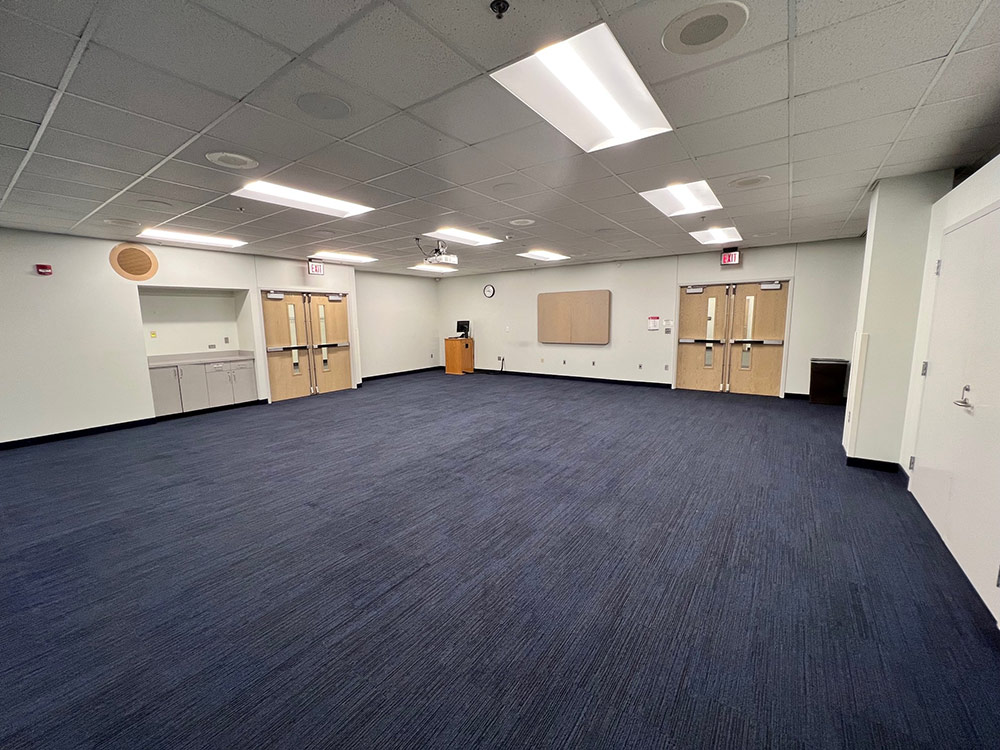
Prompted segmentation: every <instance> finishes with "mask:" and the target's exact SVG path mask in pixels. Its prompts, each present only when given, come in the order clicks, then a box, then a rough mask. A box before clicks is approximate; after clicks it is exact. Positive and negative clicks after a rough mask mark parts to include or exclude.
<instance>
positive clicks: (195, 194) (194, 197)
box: [116, 177, 222, 210]
mask: <svg viewBox="0 0 1000 750" xmlns="http://www.w3.org/2000/svg"><path fill="white" fill-rule="evenodd" d="M133 192H134V193H135V194H136V195H135V197H134V198H131V197H130V198H129V201H133V202H135V203H138V202H139V201H144V200H149V199H153V200H165V201H168V202H170V203H173V204H174V205H177V202H178V201H180V202H181V203H183V204H186V205H185V206H184V207H183V208H182V209H181V210H187V209H189V208H194V207H195V206H200V205H202V204H203V203H209V202H211V201H214V200H215V199H216V198H219V197H221V196H222V193H221V191H216V190H205V189H202V188H197V187H193V186H189V185H177V184H175V183H172V182H165V181H163V180H157V179H154V178H152V177H147V178H146V179H144V180H143V181H142V182H140V183H138V184H137V185H136V186H135V187H134V188H132V190H130V191H129V193H133ZM124 198H125V196H122V197H121V198H117V199H116V200H118V201H121V200H123V199H124ZM157 210H161V209H159V208H157Z"/></svg>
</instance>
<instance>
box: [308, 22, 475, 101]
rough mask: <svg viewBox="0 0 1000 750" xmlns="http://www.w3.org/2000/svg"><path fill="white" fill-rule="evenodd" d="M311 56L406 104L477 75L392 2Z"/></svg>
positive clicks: (358, 83) (378, 93)
mask: <svg viewBox="0 0 1000 750" xmlns="http://www.w3.org/2000/svg"><path fill="white" fill-rule="evenodd" d="M312 59H313V60H314V61H315V62H317V63H319V64H320V65H322V66H323V67H325V68H326V69H327V70H330V71H335V72H336V74H337V75H339V76H342V77H343V78H345V79H347V80H348V81H350V82H351V83H353V84H354V85H356V86H359V87H361V88H362V89H364V90H365V91H368V92H370V93H372V94H374V95H375V96H378V97H381V98H382V99H385V100H386V101H389V102H391V103H392V104H395V105H396V106H397V107H403V108H405V107H409V106H411V105H413V104H416V103H417V102H419V101H423V100H424V99H429V98H431V97H432V96H437V95H438V94H440V93H442V92H443V91H447V90H448V89H450V88H451V87H452V86H455V85H456V84H459V83H461V82H462V81H466V80H468V79H469V78H472V77H473V76H474V75H476V73H477V71H476V69H475V68H474V67H473V66H471V65H470V64H469V63H467V62H466V61H465V60H464V59H462V57H460V56H459V55H457V54H455V53H454V52H453V51H452V50H450V49H449V48H448V47H446V46H445V45H443V44H441V42H440V41H439V40H438V39H437V38H436V37H435V36H433V35H432V34H431V33H430V32H429V31H427V30H426V29H425V28H424V27H422V26H421V25H420V24H418V23H417V22H415V21H414V20H413V19H411V18H410V17H409V16H407V15H406V14H405V13H403V12H402V11H401V10H399V9H398V8H397V7H396V6H394V5H392V4H390V3H382V4H379V5H376V6H375V7H374V8H372V9H371V10H370V11H368V13H366V14H365V15H364V16H362V17H361V18H360V19H359V20H357V21H356V22H354V23H352V24H351V25H350V26H348V27H347V28H346V29H345V30H344V31H343V32H341V33H340V34H338V35H337V36H336V37H334V39H333V40H332V41H330V42H329V43H327V44H325V45H324V46H323V47H321V48H320V49H318V50H317V51H316V52H314V53H313V55H312Z"/></svg>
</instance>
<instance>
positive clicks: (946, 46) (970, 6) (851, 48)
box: [792, 0, 979, 94]
mask: <svg viewBox="0 0 1000 750" xmlns="http://www.w3.org/2000/svg"><path fill="white" fill-rule="evenodd" d="M978 4H979V0H948V2H941V0H904V2H901V3H895V4H893V5H889V6H887V7H885V8H881V9H880V10H877V11H874V12H872V13H868V14H866V15H864V16H859V17H856V18H852V19H850V20H848V21H844V22H843V23H839V24H836V25H835V26H828V27H826V28H824V29H821V30H819V31H817V32H815V33H812V34H807V35H805V36H800V37H797V38H796V39H795V41H794V42H792V55H793V56H794V62H795V93H796V94H804V93H806V92H809V91H815V90H817V89H821V88H826V87H828V86H835V85H837V84H840V83H846V82H848V81H853V80H856V79H858V78H863V77H866V76H871V75H873V74H875V73H881V72H885V71H888V70H893V69H895V68H902V67H904V66H907V65H913V64H916V63H919V62H924V61H925V60H933V59H935V58H939V57H944V56H945V55H946V54H948V51H949V50H950V49H951V47H952V45H954V43H955V42H956V40H957V39H958V36H959V34H960V33H961V32H962V30H963V29H964V28H965V26H966V24H968V22H969V20H970V19H971V17H972V14H973V12H974V11H975V9H976V6H977V5H978Z"/></svg>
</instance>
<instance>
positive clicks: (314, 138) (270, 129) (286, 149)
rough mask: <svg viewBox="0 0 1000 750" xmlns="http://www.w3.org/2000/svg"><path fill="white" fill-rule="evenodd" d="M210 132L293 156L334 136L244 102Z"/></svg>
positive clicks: (325, 143) (306, 152)
mask: <svg viewBox="0 0 1000 750" xmlns="http://www.w3.org/2000/svg"><path fill="white" fill-rule="evenodd" d="M209 134H210V135H211V136H212V137H214V138H219V139H222V140H225V141H231V142H232V143H235V144H237V145H239V146H246V147H248V148H251V149H259V150H260V151H265V152H267V153H271V154H275V155H277V156H281V157H284V158H286V159H292V160H295V159H301V158H302V157H304V156H306V155H307V154H311V153H312V152H314V151H318V150H319V149H321V148H323V147H324V146H327V145H329V144H330V142H331V141H332V140H333V139H332V136H330V135H327V134H325V133H320V132H317V131H315V130H312V129H311V128H307V127H305V126H304V125H299V124H298V123H295V122H292V121H291V120H286V119H284V118H282V117H279V116H278V115H273V114H271V113H270V112H265V111H264V110H261V109H256V108H254V107H251V106H248V105H246V104H243V105H241V106H240V107H239V108H238V109H237V110H236V111H235V112H233V113H232V114H230V115H229V116H228V117H226V119H224V120H223V121H222V122H220V123H219V124H218V125H216V126H215V127H214V128H212V129H211V130H210V131H209Z"/></svg>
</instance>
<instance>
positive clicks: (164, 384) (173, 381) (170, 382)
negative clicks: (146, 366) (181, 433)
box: [149, 367, 183, 417]
mask: <svg viewBox="0 0 1000 750" xmlns="http://www.w3.org/2000/svg"><path fill="white" fill-rule="evenodd" d="M149 384H150V385H151V386H152V388H153V413H154V414H155V415H156V416H158V417H163V416H166V415H167V414H179V413H180V412H181V411H183V409H182V408H181V383H180V379H179V378H178V376H177V368H176V367H153V368H151V369H150V371H149Z"/></svg>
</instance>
